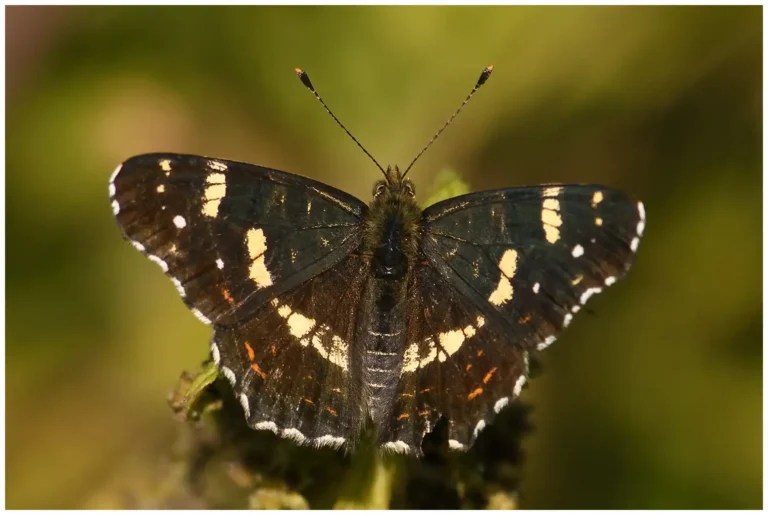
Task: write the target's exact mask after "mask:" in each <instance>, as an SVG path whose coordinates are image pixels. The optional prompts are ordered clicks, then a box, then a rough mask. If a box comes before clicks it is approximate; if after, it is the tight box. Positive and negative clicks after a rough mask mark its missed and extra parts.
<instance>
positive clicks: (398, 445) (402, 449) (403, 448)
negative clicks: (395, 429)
mask: <svg viewBox="0 0 768 515" xmlns="http://www.w3.org/2000/svg"><path fill="white" fill-rule="evenodd" d="M381 447H382V448H383V449H384V450H387V451H392V452H394V453H397V454H408V453H409V452H410V449H411V448H410V447H408V444H407V443H405V442H403V441H402V440H397V441H396V442H387V443H385V444H383V445H382V446H381Z"/></svg>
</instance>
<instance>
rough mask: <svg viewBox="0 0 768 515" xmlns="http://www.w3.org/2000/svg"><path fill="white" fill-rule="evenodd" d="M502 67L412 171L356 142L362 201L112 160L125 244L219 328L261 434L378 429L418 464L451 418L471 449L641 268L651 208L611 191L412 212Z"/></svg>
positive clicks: (385, 445) (454, 438) (496, 198)
mask: <svg viewBox="0 0 768 515" xmlns="http://www.w3.org/2000/svg"><path fill="white" fill-rule="evenodd" d="M491 70H492V67H488V68H486V69H485V70H484V71H483V73H482V74H481V76H480V79H479V81H478V82H477V84H476V85H475V87H474V89H473V90H472V92H471V93H470V94H469V95H468V96H467V98H466V99H465V100H464V102H463V103H462V105H461V107H459V109H457V110H456V112H455V113H454V114H453V116H452V117H451V118H450V119H449V120H448V122H446V124H445V125H444V126H443V127H442V128H441V129H440V131H438V133H437V134H435V136H434V137H433V138H432V139H431V140H430V142H429V143H428V144H427V146H425V147H424V149H423V150H422V151H421V153H419V154H418V155H417V156H416V158H415V159H414V160H413V161H412V162H411V165H410V166H409V167H408V169H406V170H405V172H402V173H401V172H400V171H399V169H398V168H397V167H395V168H387V169H386V170H384V169H383V168H381V166H379V165H378V163H377V162H376V160H375V159H373V157H372V156H371V155H370V154H368V152H367V151H365V149H364V148H363V147H362V145H360V143H359V142H357V140H356V139H355V140H354V141H355V142H356V143H357V144H358V145H359V146H360V147H361V148H363V151H365V153H366V154H367V155H368V156H369V157H371V159H372V160H373V161H374V162H375V163H376V165H377V166H379V168H380V169H381V170H382V172H383V173H384V179H382V180H380V181H378V182H377V183H376V184H375V186H374V189H373V198H372V200H371V201H370V203H368V204H366V203H364V202H363V201H361V200H358V199H357V198H355V197H353V196H351V195H349V194H347V193H344V192H343V191H340V190H337V189H335V188H332V187H330V186H328V185H325V184H322V183H320V182H317V181H314V180H311V179H307V178H304V177H300V176H297V175H293V174H289V173H286V172H281V171H278V170H273V169H270V168H266V167H262V166H256V165H251V164H246V163H240V162H235V161H227V160H223V159H209V158H205V157H200V156H193V155H180V154H145V155H139V156H136V157H132V158H130V159H129V160H127V161H126V162H124V163H123V164H121V165H120V166H118V167H117V169H116V170H115V172H114V174H113V176H112V178H111V179H110V182H109V194H110V200H111V203H112V208H113V212H114V215H115V217H116V219H117V223H118V226H119V228H120V230H121V232H122V234H123V236H124V237H125V239H127V240H128V241H129V242H130V243H131V244H132V245H133V246H134V247H136V248H137V249H138V250H139V251H140V252H141V253H142V254H144V255H145V256H147V257H148V258H149V259H150V260H152V261H154V262H155V263H157V264H158V265H159V266H160V267H161V268H162V269H163V272H165V274H166V275H167V276H168V277H170V279H171V281H173V283H174V285H175V286H176V289H177V290H178V292H179V295H181V297H182V299H183V300H184V302H185V304H186V305H187V306H188V307H189V308H190V309H191V310H192V312H193V313H194V314H195V315H196V316H197V318H199V319H200V320H201V321H203V322H204V323H206V324H208V325H211V326H213V329H214V334H213V338H212V341H211V355H212V358H213V360H214V361H215V363H216V364H217V365H218V367H219V369H220V372H221V373H222V374H223V375H224V376H225V377H226V378H227V379H228V380H229V382H230V383H231V385H232V388H233V390H234V393H235V395H236V396H237V397H238V399H239V401H240V403H241V404H242V407H243V411H244V413H245V417H246V419H247V422H248V424H249V425H250V427H252V428H254V429H257V430H269V431H272V432H274V433H276V434H278V435H280V436H283V437H286V438H291V439H293V440H295V441H296V442H298V443H302V444H309V445H315V446H333V447H342V446H344V447H346V448H348V449H349V448H352V447H354V444H355V442H356V440H357V438H358V435H359V434H360V430H361V428H362V426H363V425H364V424H365V423H366V422H367V421H368V419H369V418H370V419H372V420H373V422H374V423H375V425H376V438H377V442H378V445H379V446H380V447H381V448H382V449H383V450H385V451H390V452H398V453H410V454H414V455H420V454H421V444H422V439H423V437H424V436H425V434H426V433H428V432H430V431H431V430H432V429H433V428H434V426H435V424H436V423H437V422H438V421H439V420H441V418H443V417H444V418H445V419H447V421H448V438H449V445H450V447H451V448H454V449H466V448H468V447H469V446H471V445H472V444H473V442H474V441H475V439H476V438H477V436H478V434H479V433H480V432H481V431H482V430H483V428H484V427H485V426H486V425H487V424H489V423H490V422H491V421H492V420H493V418H494V416H495V415H496V414H497V413H499V412H500V411H501V410H502V409H503V408H504V407H505V406H506V405H507V404H508V403H509V402H510V401H512V400H514V399H516V398H517V397H518V396H519V395H520V391H521V388H522V387H523V385H524V384H525V381H526V378H527V376H528V361H529V356H530V355H531V353H534V352H537V351H540V350H542V349H544V348H545V347H547V346H549V345H550V344H551V343H552V342H554V341H555V338H556V337H557V335H558V334H559V333H560V332H561V331H562V330H563V329H565V328H566V327H567V326H568V325H569V324H570V322H571V320H572V318H573V316H574V314H576V313H577V312H578V311H579V310H580V309H581V307H582V306H584V304H586V303H587V301H588V300H589V299H590V298H591V297H592V296H593V295H595V294H597V293H600V292H601V291H602V290H603V289H604V288H605V287H606V286H610V285H611V284H613V283H614V282H615V281H616V280H617V279H619V278H620V277H622V276H623V275H624V274H625V273H626V272H627V270H628V269H629V267H630V265H631V264H632V262H633V261H634V258H635V253H636V251H637V247H638V243H639V240H640V237H641V236H642V234H643V229H644V227H645V210H644V207H643V204H642V203H640V202H636V201H633V200H631V199H630V198H629V197H628V196H626V195H625V194H623V193H621V192H619V191H616V190H613V189H610V188H606V187H603V186H598V185H572V184H550V185H542V186H532V187H517V188H508V189H500V190H493V191H482V192H477V193H470V194H467V195H462V196H459V197H455V198H451V199H448V200H444V201H442V202H439V203H437V204H434V205H432V206H429V207H427V208H426V209H424V210H422V209H421V208H420V207H419V206H418V204H417V203H416V200H415V193H414V187H413V183H412V182H411V181H410V180H409V179H407V178H406V175H407V173H408V170H409V169H410V167H411V166H413V163H414V162H415V161H416V160H417V159H418V158H419V156H421V154H423V152H424V151H425V150H426V149H427V148H428V147H429V144H431V143H432V142H433V141H434V140H435V139H436V138H437V136H438V135H439V134H440V133H441V132H442V131H443V129H445V127H446V126H447V125H448V123H450V121H451V120H452V119H453V118H454V117H455V116H456V115H457V114H458V113H459V112H460V111H461V108H462V107H463V106H464V105H466V103H467V101H468V100H469V99H470V98H471V97H472V95H473V94H474V93H475V91H477V89H478V88H479V87H480V86H482V84H483V83H484V82H485V81H486V80H487V79H488V77H489V76H490V74H491ZM297 73H298V75H299V78H300V79H301V81H302V82H303V83H304V85H305V86H306V87H307V88H309V89H310V91H312V92H313V93H314V94H315V96H316V98H317V99H318V100H319V101H320V102H321V103H322V105H323V107H325V109H326V110H328V112H329V113H330V114H331V116H333V118H334V120H336V122H337V123H338V124H339V125H340V126H341V127H342V128H343V129H344V130H345V131H346V132H347V134H349V131H347V129H346V128H345V127H344V126H343V124H341V122H339V121H338V119H337V118H336V117H335V116H334V115H333V113H332V112H331V111H330V109H328V107H327V106H326V105H325V103H324V102H323V101H322V99H321V98H320V96H319V95H318V94H317V92H316V91H315V89H314V87H313V86H312V83H311V82H310V80H309V77H308V75H307V74H306V73H304V72H303V71H301V70H297ZM349 135H350V136H351V137H352V135H351V134H349ZM352 138H353V139H354V137H352Z"/></svg>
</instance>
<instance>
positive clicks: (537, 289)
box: [533, 283, 541, 293]
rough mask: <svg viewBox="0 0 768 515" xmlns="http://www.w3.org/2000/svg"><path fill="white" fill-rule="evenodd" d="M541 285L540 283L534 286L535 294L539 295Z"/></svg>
mask: <svg viewBox="0 0 768 515" xmlns="http://www.w3.org/2000/svg"><path fill="white" fill-rule="evenodd" d="M540 287H541V285H540V284H539V283H534V285H533V293H539V288H540Z"/></svg>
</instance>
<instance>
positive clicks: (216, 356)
mask: <svg viewBox="0 0 768 515" xmlns="http://www.w3.org/2000/svg"><path fill="white" fill-rule="evenodd" d="M211 357H212V358H213V362H214V363H215V364H216V365H218V364H219V363H221V354H220V353H219V346H218V345H216V342H211Z"/></svg>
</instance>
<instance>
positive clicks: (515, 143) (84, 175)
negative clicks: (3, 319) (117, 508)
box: [6, 7, 763, 508]
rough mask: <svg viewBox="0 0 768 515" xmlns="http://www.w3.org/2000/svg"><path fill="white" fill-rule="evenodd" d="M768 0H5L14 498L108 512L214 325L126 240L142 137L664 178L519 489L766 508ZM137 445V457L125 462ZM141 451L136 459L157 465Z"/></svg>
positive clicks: (533, 389)
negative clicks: (678, 0) (22, 1)
mask: <svg viewBox="0 0 768 515" xmlns="http://www.w3.org/2000/svg"><path fill="white" fill-rule="evenodd" d="M761 18H762V10H761V8H760V7H742V8H730V7H589V8H580V7H493V8H464V7H381V8H377V7H360V8H358V7H343V8H340V7H336V8H326V7H316V8H311V7H304V8H263V7H223V8H202V7H187V8H184V7H177V8H159V7H132V8H131V7H128V8H65V7H62V8H48V7H38V8H26V7H10V8H7V10H6V24H7V26H6V30H7V40H6V88H7V91H6V105H7V113H6V138H7V139H6V148H7V155H6V166H7V168H6V170H7V176H6V180H7V182H6V188H7V189H6V192H7V195H6V203H7V263H6V266H7V268H6V279H7V292H6V300H7V308H6V309H7V311H6V313H7V346H6V363H7V366H6V401H7V402H6V422H7V423H6V460H7V461H6V495H7V504H8V507H12V508H31V507H60V508H72V507H82V506H110V505H111V504H110V503H111V502H112V499H113V497H111V496H112V492H113V489H114V488H115V487H114V486H113V483H114V481H115V479H114V478H116V477H120V476H122V475H125V474H129V473H128V472H126V470H136V467H135V464H136V463H139V464H141V463H146V464H147V465H146V466H151V463H152V460H153V459H155V457H156V456H157V455H159V454H162V452H163V450H164V449H165V448H166V447H167V446H169V445H170V444H171V442H172V440H173V434H174V430H175V427H176V425H177V422H175V421H174V420H172V418H171V416H170V412H169V409H168V407H167V405H166V397H167V394H168V392H169V391H170V389H171V388H172V387H173V385H174V384H175V382H176V379H177V378H178V375H179V373H180V372H181V370H182V369H193V368H195V367H196V366H197V365H198V364H199V362H200V361H201V360H202V359H203V358H204V357H205V356H206V353H207V349H208V339H209V337H210V329H209V328H207V327H206V326H204V325H202V324H201V323H199V322H198V321H197V320H196V319H195V317H194V316H192V315H191V314H190V313H189V312H188V311H187V310H186V308H185V307H184V305H183V304H182V302H181V301H180V300H179V299H178V298H177V294H176V291H175V289H174V287H173V285H172V284H171V282H170V281H168V280H167V279H166V278H165V277H163V274H162V273H161V272H160V270H159V269H158V268H157V266H156V265H154V264H153V263H151V262H150V261H149V260H147V259H145V258H144V257H142V256H141V255H140V254H139V253H138V252H136V251H135V250H134V249H132V248H131V246H130V245H127V244H126V243H124V242H123V241H122V240H121V238H120V235H119V232H118V230H117V227H116V225H115V223H114V221H113V219H112V212H111V208H110V205H109V201H108V194H107V181H108V178H109V176H110V174H111V173H112V170H113V169H114V168H115V166H116V165H117V164H118V163H120V162H121V161H123V160H125V159H126V158H128V157H130V156H132V155H134V154H139V153H145V152H155V151H168V152H188V153H196V154H203V155H209V156H215V157H221V158H229V159H236V160H243V161H248V162H253V163H258V164H262V165H267V166H270V167H274V168H278V169H283V170H287V171H291V172H294V173H299V174H302V175H306V176H309V177H312V178H314V179H318V180H321V181H324V182H326V183H328V184H331V185H333V186H336V187H339V188H341V189H344V190H346V191H348V192H350V193H352V194H355V195H357V196H359V197H360V198H362V199H366V200H367V199H368V198H369V197H370V191H371V187H372V185H373V182H374V181H375V180H376V179H378V178H379V172H378V171H377V170H376V168H375V167H374V166H373V164H372V163H371V162H370V161H369V160H368V159H367V157H366V156H365V155H364V154H363V153H362V152H360V151H359V150H358V149H357V148H356V147H355V146H354V144H353V143H352V142H351V141H350V140H349V139H348V138H347V137H346V136H345V135H344V134H343V132H342V131H341V130H340V129H339V128H338V127H336V126H335V125H334V123H333V121H332V120H331V119H330V118H329V117H328V116H327V114H326V113H325V112H324V111H323V109H322V108H321V107H320V106H319V105H318V103H317V102H316V101H315V100H314V99H313V98H312V96H311V94H310V93H309V92H307V91H306V90H305V89H304V87H303V86H302V85H301V84H300V82H299V81H298V80H297V79H296V76H295V74H294V72H293V69H294V68H295V67H297V66H298V67H302V68H304V69H306V70H307V71H309V72H310V75H311V77H312V80H313V82H314V84H315V86H316V87H317V88H318V90H319V92H320V93H321V94H322V95H323V96H324V98H325V100H326V102H327V103H328V104H329V105H330V106H331V107H332V109H334V111H335V112H336V114H337V115H338V116H339V117H340V118H341V119H342V120H343V122H344V123H345V124H346V125H347V126H348V127H349V128H350V130H351V131H352V132H353V133H354V134H355V135H356V137H357V138H358V139H359V140H360V141H361V142H362V143H363V144H364V145H366V147H367V148H368V150H369V151H370V152H371V153H372V154H373V155H374V156H376V158H377V159H378V160H379V161H380V162H382V163H383V164H386V163H390V164H400V165H401V166H402V165H405V164H407V163H408V162H410V160H411V159H412V157H413V156H414V155H415V154H416V153H417V152H418V151H419V150H420V148H421V147H422V145H423V144H424V143H425V142H426V141H427V140H428V139H429V137H430V136H431V135H432V134H433V132H434V131H435V130H436V129H437V128H439V126H440V125H441V124H442V123H443V121H444V120H445V119H447V117H448V116H449V115H450V114H451V112H452V111H453V109H454V108H455V107H456V106H457V105H458V104H459V102H460V101H461V99H463V98H464V96H465V95H466V93H467V92H468V91H469V89H470V88H471V87H472V85H473V84H474V82H475V80H476V79H477V77H478V75H479V73H480V71H481V70H482V68H483V67H484V66H486V65H488V64H494V65H495V71H494V74H493V76H492V77H491V79H490V80H489V81H488V83H487V84H486V86H484V87H483V89H481V90H480V92H479V93H478V94H477V95H476V96H475V98H474V99H473V100H472V102H471V103H470V104H469V105H468V106H467V108H466V110H465V111H464V112H463V113H462V114H461V115H460V116H459V117H458V118H457V119H456V121H455V122H454V123H453V125H452V126H451V127H450V128H449V129H448V130H446V132H445V133H444V134H443V136H442V137H441V138H440V139H439V140H438V141H437V143H435V145H434V146H433V147H432V149H430V151H429V152H428V153H426V154H425V155H424V156H423V158H422V159H421V160H420V161H419V163H418V164H417V166H416V167H415V168H414V170H413V171H412V178H413V180H414V181H415V183H416V187H417V196H418V197H419V198H421V199H424V198H426V196H427V195H428V194H429V192H430V191H431V189H432V188H433V187H434V184H435V182H436V180H437V177H438V176H439V172H440V170H442V169H444V168H452V169H454V170H457V171H459V173H460V174H461V176H462V178H463V179H464V180H465V181H466V182H467V183H468V184H469V185H470V187H471V188H472V189H473V190H481V189H488V188H498V187H504V186H514V185H523V184H531V183H542V182H557V181H565V182H596V183H603V184H606V185H609V186H612V187H616V188H620V189H623V190H625V191H627V192H629V193H630V194H632V195H633V196H635V197H637V198H639V199H642V200H643V201H644V202H645V205H646V209H647V213H648V224H647V229H646V236H645V238H644V239H643V241H642V242H641V245H640V249H639V252H638V260H637V263H636V264H635V266H634V268H633V269H632V271H631V272H630V274H629V275H628V276H627V278H626V279H625V280H623V281H620V282H619V283H618V284H617V285H615V286H614V287H612V288H610V289H609V290H608V291H607V292H604V293H603V294H601V295H599V296H597V297H595V298H594V300H592V301H591V302H590V306H589V307H590V308H591V310H592V311H593V312H594V313H593V314H589V313H581V314H580V315H579V316H577V317H576V320H575V321H574V323H573V324H572V325H571V327H570V328H569V329H568V330H567V331H566V333H565V334H564V335H563V336H562V337H561V338H560V339H559V341H558V342H557V344H556V345H554V346H552V347H551V348H550V349H548V350H547V351H546V352H545V353H544V354H543V356H542V360H543V365H544V373H543V374H542V375H541V376H540V377H538V378H536V379H535V380H533V381H532V382H531V384H530V387H529V388H528V389H527V390H525V391H524V393H523V398H524V400H526V401H527V402H530V403H531V404H532V405H533V406H534V408H535V410H534V412H533V423H534V425H535V431H534V432H533V433H532V434H531V435H529V436H528V438H527V439H526V440H525V448H526V451H527V458H526V463H525V468H524V471H523V473H524V481H523V483H522V486H521V490H520V494H521V501H520V504H521V506H522V507H527V508H545V507H548V508H568V507H571V508H587V507H595V508H598V507H599V508H607V507H611V508H759V507H760V506H761V504H762V488H761V487H762V467H761V465H762V438H761V437H762V423H761V422H762V402H761V401H762V397H761V392H762V367H761V364H762V345H761V334H762V318H761V313H762V296H761V284H762V266H761V264H762V263H761V248H762V224H761V220H762V209H761V208H762V202H761V191H762V180H761V179H762V174H761V163H762V155H761V140H762V123H761V120H762V117H761V114H762V101H763V99H762V85H761V76H762V69H761V62H762V50H761V41H762V25H761ZM128 464H133V465H131V466H129V465H128ZM138 470H141V467H138Z"/></svg>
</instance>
